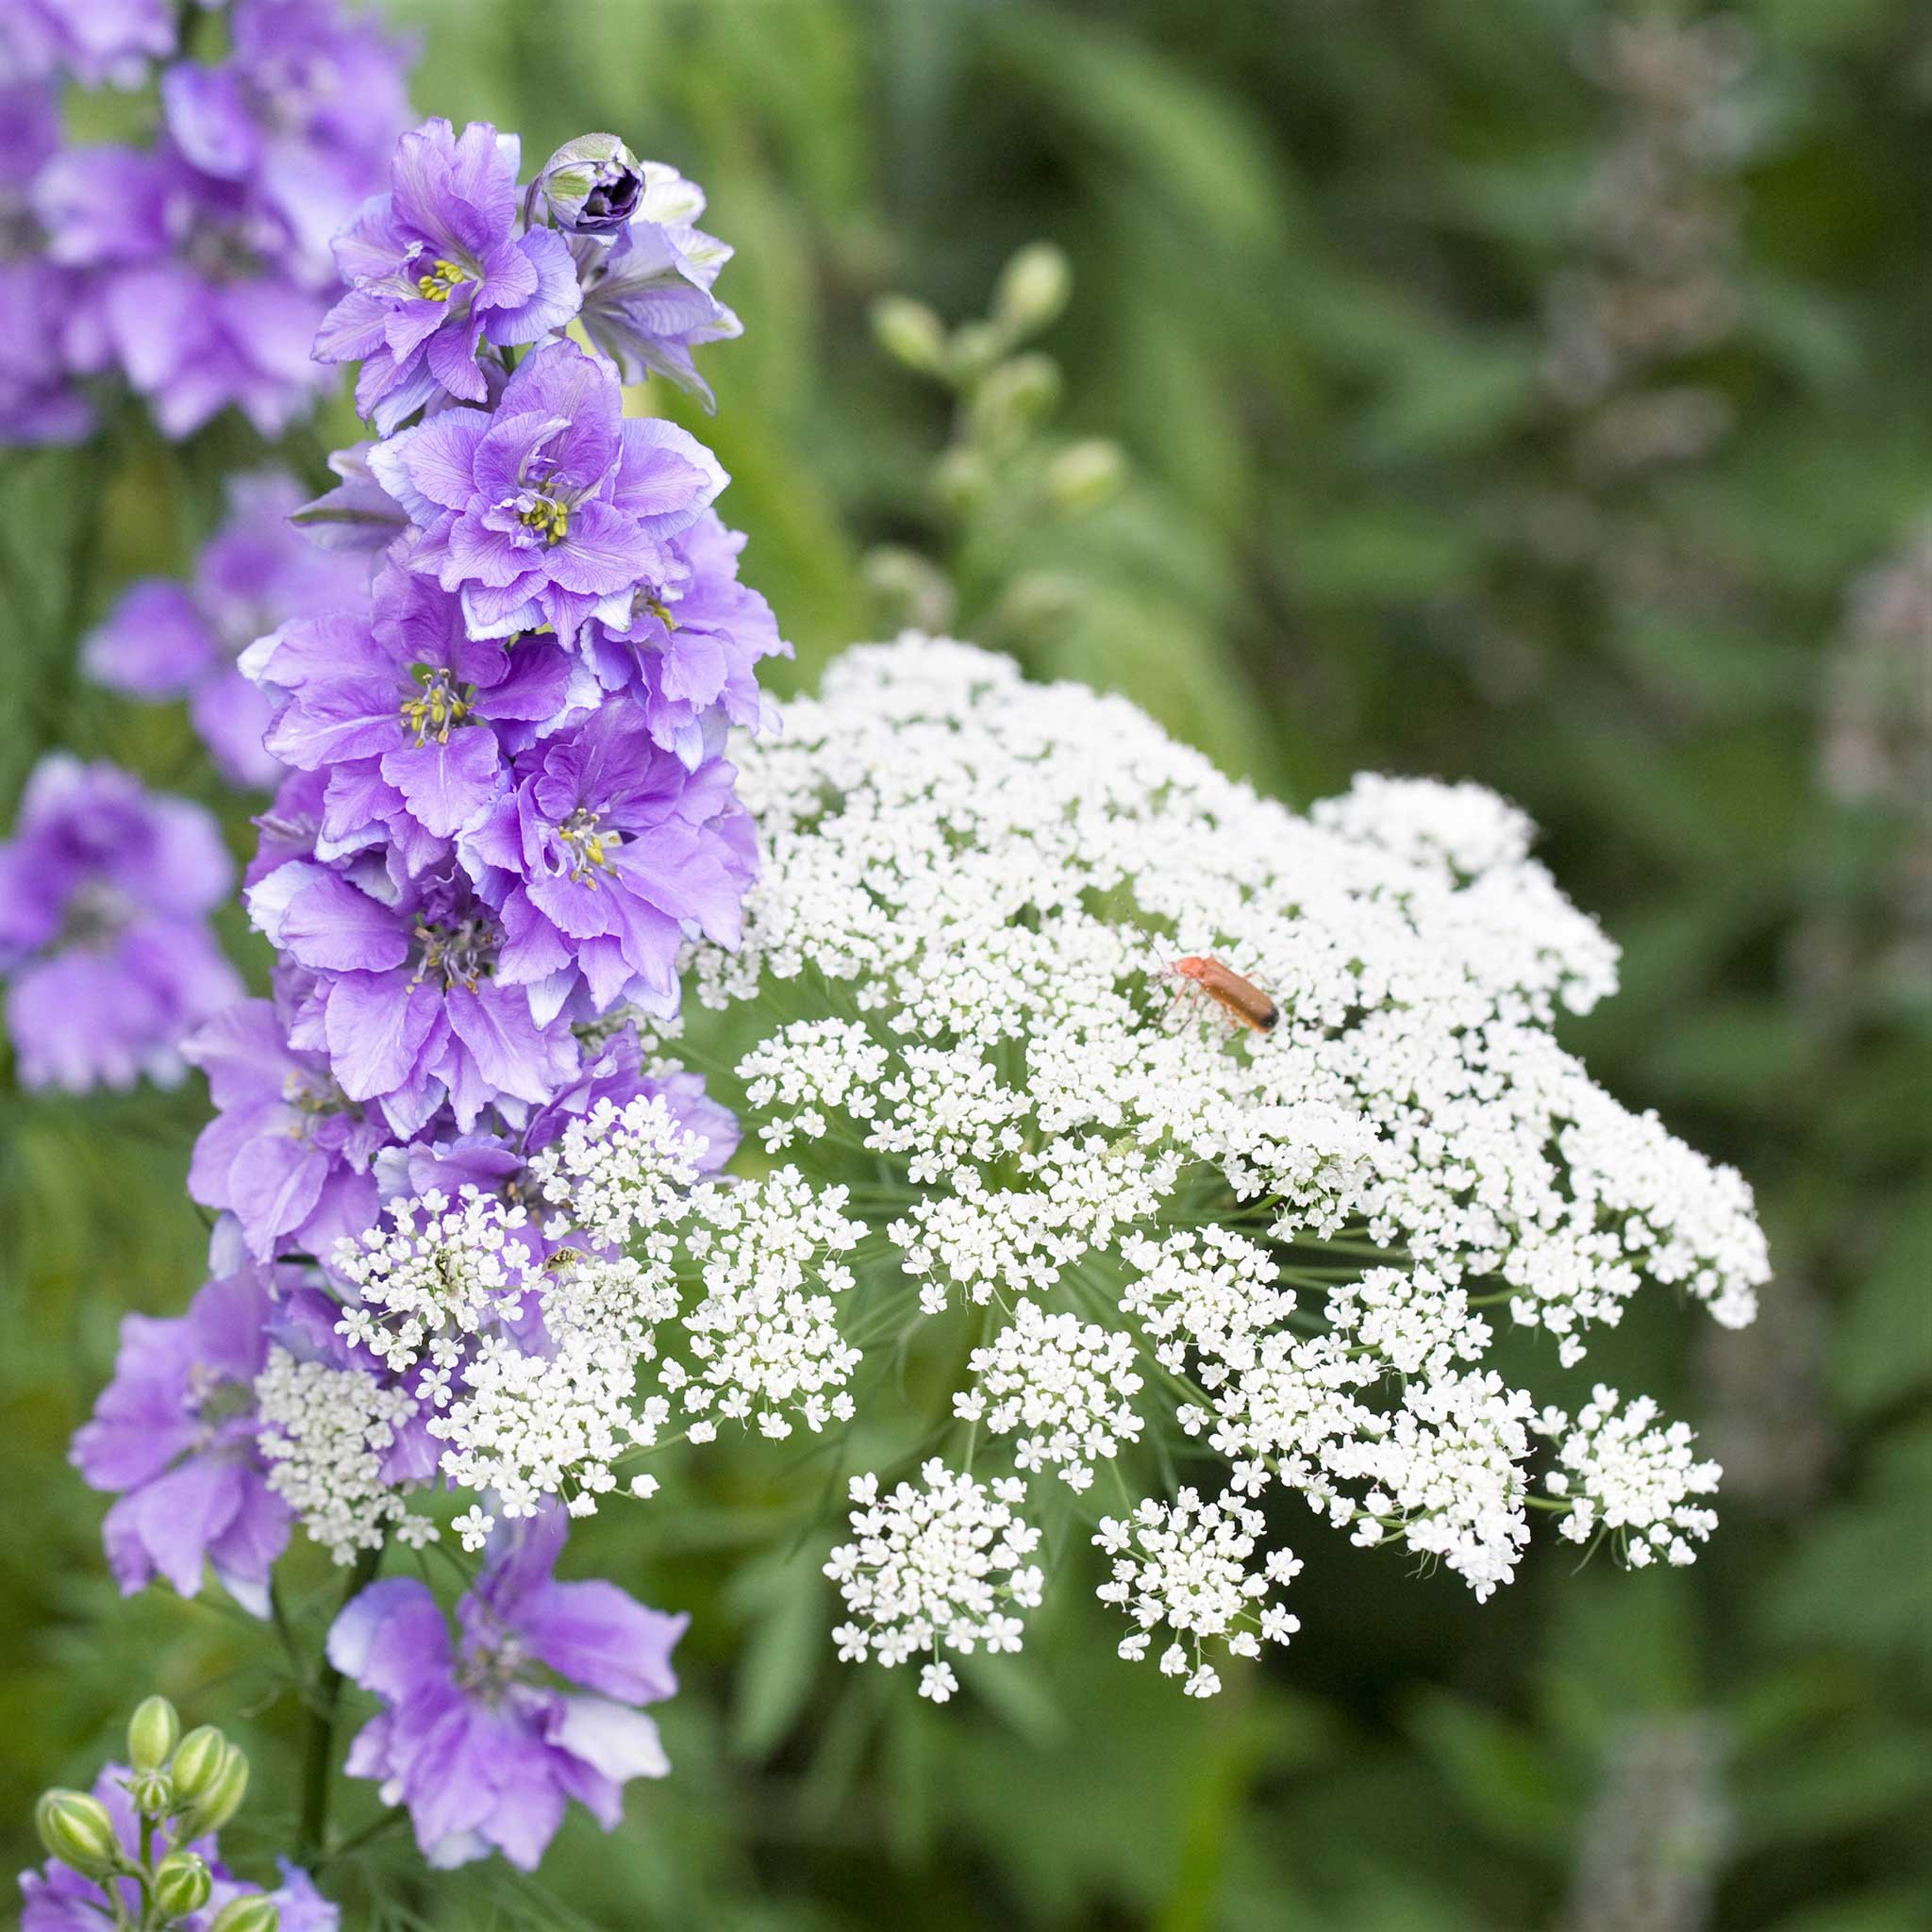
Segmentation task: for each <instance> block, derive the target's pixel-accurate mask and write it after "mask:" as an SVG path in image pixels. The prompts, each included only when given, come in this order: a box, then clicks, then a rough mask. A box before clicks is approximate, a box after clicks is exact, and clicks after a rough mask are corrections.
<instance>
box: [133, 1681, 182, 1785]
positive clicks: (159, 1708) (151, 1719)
mask: <svg viewBox="0 0 1932 1932" xmlns="http://www.w3.org/2000/svg"><path fill="white" fill-rule="evenodd" d="M180 1737H181V1720H180V1719H179V1718H178V1717H177V1716H176V1715H175V1707H174V1706H173V1705H172V1704H170V1703H169V1702H168V1700H167V1699H166V1698H165V1697H144V1698H142V1701H141V1702H140V1703H139V1704H138V1705H136V1706H135V1707H134V1715H133V1716H132V1717H131V1718H129V1719H128V1720H127V1762H128V1763H129V1764H130V1765H131V1766H132V1767H133V1768H134V1770H136V1771H137V1772H142V1771H158V1770H160V1768H161V1766H162V1765H164V1764H165V1763H167V1761H168V1758H169V1756H170V1755H171V1754H172V1753H173V1751H174V1749H175V1744H176V1743H177V1742H178V1741H179V1740H180Z"/></svg>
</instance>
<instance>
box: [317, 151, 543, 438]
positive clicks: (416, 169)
mask: <svg viewBox="0 0 1932 1932" xmlns="http://www.w3.org/2000/svg"><path fill="white" fill-rule="evenodd" d="M517 157H518V146H517V141H516V137H515V136H514V135H499V134H498V133H497V131H496V130H495V128H493V127H491V126H489V125H486V124H485V123H483V122H480V121H473V122H472V123H471V124H470V125H468V126H467V127H465V128H464V129H463V131H462V133H461V134H460V135H458V133H457V132H456V130H455V128H453V127H452V126H451V125H450V124H449V123H448V122H447V121H442V120H435V121H426V122H425V123H424V125H422V126H421V127H419V128H416V129H415V130H414V131H413V132H412V133H409V134H406V135H405V136H404V137H403V139H402V142H401V143H400V145H399V146H398V147H397V150H396V156H395V160H394V163H393V165H392V167H391V174H390V192H389V193H387V194H386V195H382V196H379V197H378V198H376V199H375V200H374V201H372V202H371V203H370V204H369V205H368V206H367V207H366V208H364V209H363V210H362V212H361V214H360V215H359V216H358V218H357V220H356V223H355V225H353V226H352V227H350V228H349V229H348V230H347V231H346V232H345V233H343V234H341V236H339V237H338V238H337V241H336V260H337V263H338V265H339V266H340V268H341V278H342V280H343V281H344V282H346V283H347V284H348V289H349V292H348V293H347V294H346V295H344V296H343V297H342V298H341V301H339V302H338V303H337V304H336V306H335V307H334V308H332V309H330V311H329V313H328V316H327V319H326V320H325V322H324V324H323V325H322V332H321V334H320V335H319V336H318V337H317V339H316V344H315V353H316V356H317V358H319V359H320V360H322V361H325V362H360V363H361V364H362V372H361V375H359V376H358V378H357V384H356V403H357V408H358V409H359V410H360V411H361V413H362V414H363V415H364V416H366V417H369V418H371V419H372V420H373V421H374V422H375V425H376V427H377V428H378V429H380V430H382V431H383V432H384V434H387V433H388V432H389V431H391V429H393V428H394V427H395V426H396V425H397V424H399V423H401V422H402V421H403V420H404V419H405V418H406V417H407V416H408V415H410V414H411V413H412V412H413V411H415V410H416V409H419V408H422V407H423V405H424V404H425V403H426V402H428V401H429V400H430V399H431V398H432V397H433V396H436V395H439V394H442V395H449V396H454V397H456V398H457V399H458V401H461V402H469V403H480V402H482V401H484V400H485V397H486V395H487V394H488V390H487V387H486V384H485V381H484V375H483V371H482V370H481V368H480V367H479V366H478V364H477V360H476V352H477V350H478V349H479V348H480V347H481V346H482V344H483V343H484V342H486V341H487V342H490V343H492V344H494V345H495V346H497V347H499V348H500V347H506V346H512V345H515V344H519V343H524V342H534V341H539V340H541V338H542V337H544V336H546V335H548V334H550V333H551V332H552V331H553V330H555V329H560V328H562V327H563V326H564V325H566V324H567V323H568V322H569V321H570V319H571V318H572V316H574V315H575V313H576V312H577V303H578V293H577V277H576V268H575V263H574V262H573V261H572V259H571V256H570V251H569V249H568V248H567V247H566V246H565V245H564V243H563V241H562V239H561V238H560V237H559V236H558V235H555V234H553V233H551V232H550V231H549V230H548V229H543V228H536V229H531V230H529V231H528V232H526V233H524V234H518V233H517V232H516V228H517Z"/></svg>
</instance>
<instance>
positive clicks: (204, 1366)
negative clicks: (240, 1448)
mask: <svg viewBox="0 0 1932 1932" xmlns="http://www.w3.org/2000/svg"><path fill="white" fill-rule="evenodd" d="M188 1407H190V1408H191V1409H192V1410H193V1412H194V1419H195V1421H196V1422H198V1423H199V1424H201V1426H202V1429H203V1431H204V1434H205V1435H208V1436H211V1435H212V1434H213V1432H214V1431H215V1430H217V1429H219V1428H220V1427H221V1425H222V1424H224V1423H227V1422H233V1421H234V1420H235V1418H236V1417H237V1416H243V1415H247V1414H249V1413H250V1412H251V1411H252V1410H253V1409H254V1407H255V1389H254V1386H253V1385H252V1384H251V1383H248V1382H239V1381H237V1380H235V1379H234V1378H233V1377H232V1376H230V1375H227V1374H224V1373H223V1372H222V1371H221V1370H219V1369H214V1368H210V1367H209V1366H208V1363H206V1362H194V1363H192V1364H191V1365H190V1367H189V1370H188Z"/></svg>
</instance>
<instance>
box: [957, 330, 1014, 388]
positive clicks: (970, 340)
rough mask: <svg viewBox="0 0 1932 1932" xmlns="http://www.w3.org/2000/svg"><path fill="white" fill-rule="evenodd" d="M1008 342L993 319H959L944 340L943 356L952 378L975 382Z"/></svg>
mask: <svg viewBox="0 0 1932 1932" xmlns="http://www.w3.org/2000/svg"><path fill="white" fill-rule="evenodd" d="M1010 346H1011V344H1010V342H1009V341H1008V335H1007V331H1006V330H1005V329H1003V328H1001V327H1000V326H999V325H998V324H997V323H991V322H962V323H961V324H960V325H959V326H958V328H956V329H955V330H954V331H953V339H952V341H950V342H948V343H947V344H946V359H947V361H948V362H949V363H950V364H951V365H952V373H953V378H954V380H955V381H956V382H977V381H978V380H979V378H980V377H981V376H982V375H985V374H986V372H987V371H988V370H989V369H991V367H992V365H993V364H994V363H995V362H997V361H998V360H999V359H1000V358H1001V357H1002V356H1004V355H1005V354H1006V353H1007V350H1008V348H1009V347H1010Z"/></svg>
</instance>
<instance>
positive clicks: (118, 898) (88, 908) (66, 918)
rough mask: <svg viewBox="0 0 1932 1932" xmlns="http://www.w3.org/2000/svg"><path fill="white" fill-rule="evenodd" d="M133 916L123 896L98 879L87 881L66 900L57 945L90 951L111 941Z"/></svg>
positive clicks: (131, 909)
mask: <svg viewBox="0 0 1932 1932" xmlns="http://www.w3.org/2000/svg"><path fill="white" fill-rule="evenodd" d="M132 916H133V908H132V907H131V906H129V905H128V903H127V900H126V898H125V895H124V894H123V893H121V892H120V891H116V890H115V888H114V887H112V886H110V885H108V883H107V882H106V881H105V880H102V879H90V880H88V881H87V882H86V883H85V884H83V885H82V886H80V887H79V888H77V889H76V891H75V893H74V896H73V897H72V898H71V899H69V900H68V902H67V907H66V911H65V913H64V915H63V917H62V919H61V922H60V937H59V941H58V943H59V944H60V945H61V946H63V947H67V946H81V947H87V948H89V949H92V948H95V947H99V946H105V945H106V944H108V941H111V940H112V939H114V938H115V937H116V936H117V935H118V934H119V933H120V931H121V929H122V927H123V926H125V924H127V922H128V920H129V919H130V918H131V917H132Z"/></svg>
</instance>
